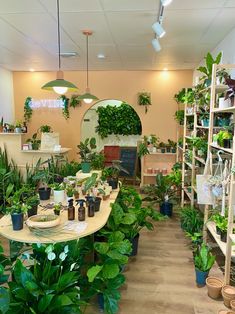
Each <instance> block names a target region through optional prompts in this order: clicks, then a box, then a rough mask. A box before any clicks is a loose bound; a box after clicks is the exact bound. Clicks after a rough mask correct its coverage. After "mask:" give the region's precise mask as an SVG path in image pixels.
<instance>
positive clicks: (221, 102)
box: [219, 97, 231, 109]
mask: <svg viewBox="0 0 235 314" xmlns="http://www.w3.org/2000/svg"><path fill="white" fill-rule="evenodd" d="M229 107H231V101H230V99H229V98H228V99H225V98H224V97H220V98H219V109H224V108H229Z"/></svg>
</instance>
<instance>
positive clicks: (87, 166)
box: [81, 162, 91, 173]
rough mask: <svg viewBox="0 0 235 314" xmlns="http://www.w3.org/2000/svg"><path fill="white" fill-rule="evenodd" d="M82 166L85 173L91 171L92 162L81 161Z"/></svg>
mask: <svg viewBox="0 0 235 314" xmlns="http://www.w3.org/2000/svg"><path fill="white" fill-rule="evenodd" d="M81 167H82V172H83V173H89V172H90V171H91V164H90V162H81Z"/></svg>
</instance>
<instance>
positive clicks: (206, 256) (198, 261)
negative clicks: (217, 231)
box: [194, 243, 215, 272]
mask: <svg viewBox="0 0 235 314" xmlns="http://www.w3.org/2000/svg"><path fill="white" fill-rule="evenodd" d="M214 262H215V256H213V255H212V253H211V252H210V249H209V247H208V246H207V245H206V244H205V243H203V244H202V245H201V247H200V248H199V250H198V252H197V254H196V255H195V257H194V264H195V268H196V269H198V270H200V271H203V272H207V271H209V270H210V269H211V267H212V266H213V265H214Z"/></svg>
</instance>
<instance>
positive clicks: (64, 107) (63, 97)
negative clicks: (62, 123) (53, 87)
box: [60, 95, 69, 120]
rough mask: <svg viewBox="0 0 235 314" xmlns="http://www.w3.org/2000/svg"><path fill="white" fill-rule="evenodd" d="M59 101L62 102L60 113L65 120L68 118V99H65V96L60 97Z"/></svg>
mask: <svg viewBox="0 0 235 314" xmlns="http://www.w3.org/2000/svg"><path fill="white" fill-rule="evenodd" d="M60 99H62V101H63V108H62V113H63V116H64V117H65V119H66V120H67V119H68V118H69V98H67V97H66V96H65V95H61V96H60Z"/></svg>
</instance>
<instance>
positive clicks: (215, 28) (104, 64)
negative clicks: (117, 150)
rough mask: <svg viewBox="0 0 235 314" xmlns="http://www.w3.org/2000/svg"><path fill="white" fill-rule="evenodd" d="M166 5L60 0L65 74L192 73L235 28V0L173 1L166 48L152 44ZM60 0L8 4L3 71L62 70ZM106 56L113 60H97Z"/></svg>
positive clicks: (148, 0)
mask: <svg viewBox="0 0 235 314" xmlns="http://www.w3.org/2000/svg"><path fill="white" fill-rule="evenodd" d="M159 4H160V0H60V7H61V14H60V16H61V33H62V34H61V37H62V38H61V47H62V49H61V50H62V52H74V51H76V52H77V53H78V54H79V56H77V57H74V58H69V59H68V58H63V59H62V68H63V69H64V70H80V69H85V56H86V51H85V50H86V48H85V38H84V35H82V32H81V31H82V30H84V29H91V30H93V31H94V34H93V36H92V37H91V38H90V41H89V47H90V54H89V60H90V62H89V63H90V69H91V70H157V69H163V68H164V67H167V68H169V69H192V68H194V67H195V66H197V64H198V63H199V62H200V61H201V59H202V58H203V56H204V55H205V54H206V52H207V51H210V50H212V49H213V48H214V47H215V46H216V45H217V44H218V43H219V42H220V41H221V40H222V39H223V38H224V37H225V36H226V35H227V34H228V33H229V32H230V31H231V30H232V29H233V28H234V27H235V18H234V16H235V0H173V3H172V4H171V5H170V6H169V7H167V8H166V9H165V11H164V21H163V26H164V28H165V29H166V31H167V34H166V36H165V37H164V38H163V39H161V45H162V51H161V52H160V53H156V52H155V51H154V50H153V48H152V45H151V40H152V39H153V37H154V34H153V31H152V27H151V26H152V24H153V23H154V22H155V21H156V18H157V15H158V10H159ZM56 27H57V26H56V0H0V66H2V67H4V68H7V69H10V70H15V71H22V70H23V71H28V70H29V69H30V68H34V69H35V70H39V71H44V70H56V69H57V28H56ZM98 53H104V54H105V55H106V59H104V60H100V59H97V54H98Z"/></svg>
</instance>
